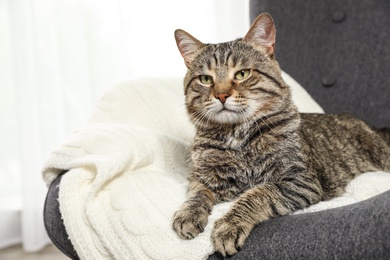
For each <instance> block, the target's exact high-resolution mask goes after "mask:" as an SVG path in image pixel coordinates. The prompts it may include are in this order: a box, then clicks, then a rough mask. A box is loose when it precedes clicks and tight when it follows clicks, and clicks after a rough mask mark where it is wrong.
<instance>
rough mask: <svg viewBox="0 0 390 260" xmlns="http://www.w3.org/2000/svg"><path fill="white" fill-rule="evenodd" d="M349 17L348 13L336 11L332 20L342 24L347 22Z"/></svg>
mask: <svg viewBox="0 0 390 260" xmlns="http://www.w3.org/2000/svg"><path fill="white" fill-rule="evenodd" d="M346 17H347V15H346V13H345V12H343V11H335V12H334V13H333V15H332V20H333V22H335V23H341V22H342V21H344V20H345V18H346Z"/></svg>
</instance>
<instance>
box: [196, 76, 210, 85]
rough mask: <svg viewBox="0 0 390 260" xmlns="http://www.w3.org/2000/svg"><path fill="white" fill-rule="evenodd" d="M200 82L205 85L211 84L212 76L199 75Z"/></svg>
mask: <svg viewBox="0 0 390 260" xmlns="http://www.w3.org/2000/svg"><path fill="white" fill-rule="evenodd" d="M199 80H200V82H202V84H205V85H211V84H213V78H212V77H211V76H209V75H201V76H200V77H199Z"/></svg>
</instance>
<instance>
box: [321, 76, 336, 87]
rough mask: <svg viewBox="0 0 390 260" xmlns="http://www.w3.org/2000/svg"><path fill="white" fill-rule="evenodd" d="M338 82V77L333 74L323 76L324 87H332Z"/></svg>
mask: <svg viewBox="0 0 390 260" xmlns="http://www.w3.org/2000/svg"><path fill="white" fill-rule="evenodd" d="M335 83H336V79H335V78H334V77H332V76H325V77H323V78H322V85H323V86H324V87H331V86H333V85H334V84H335Z"/></svg>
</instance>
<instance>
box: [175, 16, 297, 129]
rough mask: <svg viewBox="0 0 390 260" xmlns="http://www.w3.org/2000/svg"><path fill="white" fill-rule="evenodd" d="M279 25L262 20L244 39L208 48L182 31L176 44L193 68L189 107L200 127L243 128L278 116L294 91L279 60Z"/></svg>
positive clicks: (188, 80)
mask: <svg viewBox="0 0 390 260" xmlns="http://www.w3.org/2000/svg"><path fill="white" fill-rule="evenodd" d="M275 34H276V30H275V25H274V22H273V20H272V18H271V16H270V15H269V14H266V13H263V14H261V15H259V16H258V17H257V19H256V20H255V21H254V22H253V24H252V26H251V27H250V29H249V31H248V33H247V34H246V35H245V37H244V38H242V39H238V40H235V41H231V42H225V43H219V44H204V43H202V42H200V41H199V40H197V39H196V38H195V37H193V36H192V35H190V34H189V33H187V32H185V31H183V30H180V29H178V30H176V31H175V39H176V43H177V46H178V48H179V51H180V53H181V55H182V56H183V58H184V62H185V64H186V66H187V68H188V71H187V74H186V76H185V79H184V89H185V96H186V107H187V112H188V114H189V116H190V119H191V120H192V121H193V122H194V123H195V124H196V125H198V124H203V125H204V124H217V125H218V124H219V125H221V124H241V123H245V122H249V121H253V120H256V119H257V118H260V117H265V116H267V115H270V114H273V113H276V112H279V111H280V110H282V109H285V107H286V106H287V105H289V103H290V102H291V98H290V96H291V95H290V90H289V88H288V86H286V84H285V83H284V81H283V79H282V77H281V71H280V68H279V65H278V63H277V62H276V60H275V59H274V51H275Z"/></svg>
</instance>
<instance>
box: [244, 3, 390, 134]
mask: <svg viewBox="0 0 390 260" xmlns="http://www.w3.org/2000/svg"><path fill="white" fill-rule="evenodd" d="M250 5H251V6H250V15H251V20H252V21H253V20H254V19H255V18H256V16H257V15H259V14H260V13H262V12H268V13H270V14H271V16H272V17H273V18H274V20H275V24H276V32H277V33H276V58H277V60H278V61H279V63H280V66H281V68H282V69H283V70H285V71H286V72H287V73H289V74H290V75H291V76H292V77H293V78H295V79H296V80H297V81H298V82H299V83H301V84H302V86H303V87H304V88H306V89H307V91H308V92H309V93H310V94H311V95H312V97H314V99H315V100H316V101H317V102H318V103H319V104H320V105H321V106H322V107H323V108H324V110H325V112H327V113H339V112H350V113H352V114H354V115H356V116H358V117H360V118H362V119H363V120H365V121H366V122H368V123H369V124H370V125H373V126H376V127H389V126H390V73H389V72H390V30H389V24H390V1H388V0H358V1H356V0H322V1H310V0H293V1H292V0H291V1H286V0H251V2H250Z"/></svg>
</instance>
